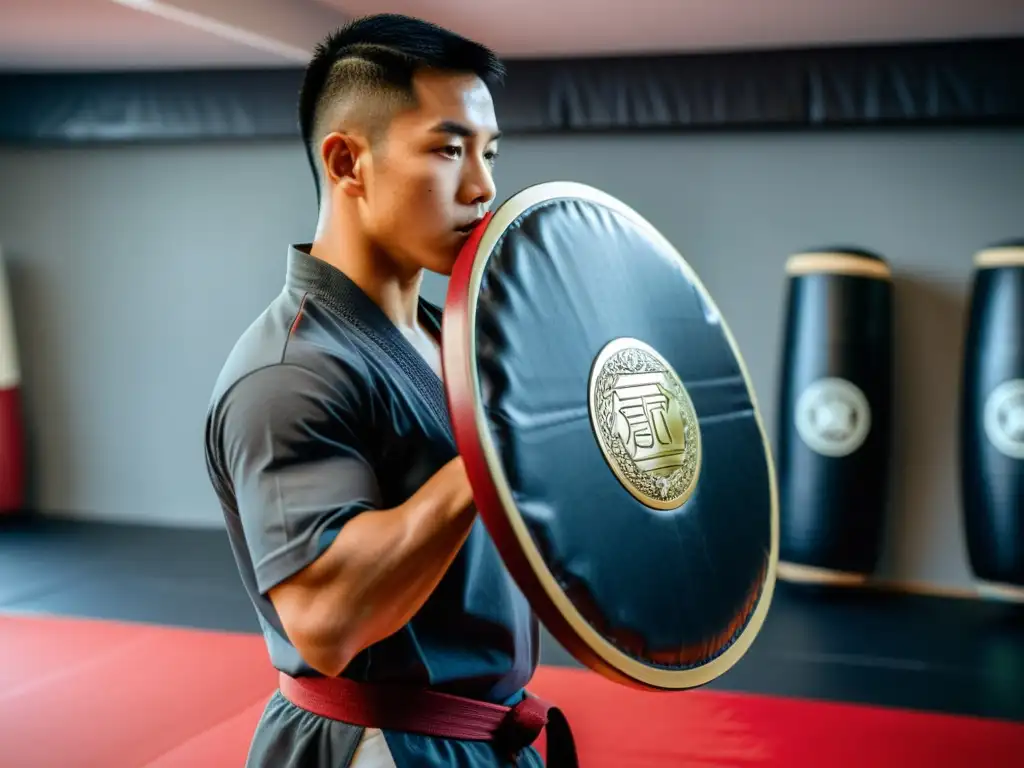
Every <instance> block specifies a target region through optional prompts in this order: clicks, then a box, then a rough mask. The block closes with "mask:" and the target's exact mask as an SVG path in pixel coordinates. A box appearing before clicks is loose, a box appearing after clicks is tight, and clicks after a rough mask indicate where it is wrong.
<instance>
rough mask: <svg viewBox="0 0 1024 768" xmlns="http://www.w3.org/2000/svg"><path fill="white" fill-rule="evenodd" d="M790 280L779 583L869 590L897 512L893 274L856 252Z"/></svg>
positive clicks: (812, 260) (809, 265) (800, 267)
mask: <svg viewBox="0 0 1024 768" xmlns="http://www.w3.org/2000/svg"><path fill="white" fill-rule="evenodd" d="M785 271H786V277H787V295H786V303H785V329H784V334H783V353H782V365H781V381H780V388H779V401H778V405H779V411H778V413H779V418H778V428H777V430H778V431H777V450H776V453H777V455H776V461H777V467H778V474H779V503H780V527H781V539H780V550H779V554H780V558H779V559H780V563H779V576H780V577H781V578H784V579H787V580H789V581H799V582H812V583H818V584H847V585H852V584H860V583H863V582H864V581H866V580H867V579H868V577H869V576H870V575H871V574H872V572H873V571H874V569H875V565H876V563H877V561H878V558H879V555H880V551H881V544H882V532H883V530H884V515H885V510H886V508H887V501H888V499H887V495H888V482H889V466H888V465H889V458H890V431H891V427H890V413H891V378H892V283H891V280H892V272H891V270H890V268H889V265H888V264H887V263H886V262H885V261H884V260H883V259H882V258H880V257H879V256H876V255H874V254H872V253H869V252H867V251H863V250H859V249H852V248H829V249H821V250H816V251H808V252H803V253H798V254H795V255H793V256H791V257H790V258H789V259H788V260H787V262H786V269H785Z"/></svg>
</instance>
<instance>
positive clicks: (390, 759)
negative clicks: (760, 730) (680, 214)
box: [206, 15, 541, 768]
mask: <svg viewBox="0 0 1024 768" xmlns="http://www.w3.org/2000/svg"><path fill="white" fill-rule="evenodd" d="M502 74H503V72H502V67H501V64H500V63H499V62H498V60H497V59H496V58H495V56H494V55H493V54H492V53H491V52H490V51H489V50H487V49H486V48H484V47H482V46H480V45H478V44H476V43H473V42H471V41H468V40H465V39H463V38H461V37H459V36H457V35H455V34H452V33H451V32H449V31H446V30H444V29H440V28H438V27H436V26H433V25H430V24H427V23H424V22H422V21H419V20H415V19H410V18H406V17H401V16H395V15H381V16H374V17H369V18H365V19H361V20H358V21H356V22H353V23H351V24H349V25H348V26H346V27H345V28H343V29H341V30H339V31H338V32H337V33H335V34H333V35H331V36H330V37H329V38H328V39H327V40H326V42H324V43H323V44H322V45H321V46H319V47H318V49H317V51H316V54H315V56H314V58H313V59H312V61H311V63H310V65H309V68H308V71H307V74H306V78H305V82H304V85H303V88H302V93H301V98H300V102H301V104H300V122H301V128H302V135H303V139H304V141H305V144H306V149H307V152H308V154H309V158H310V162H311V163H312V166H313V171H314V175H315V178H316V182H317V189H318V192H319V196H320V215H319V222H318V225H317V229H316V234H315V237H314V238H313V242H312V243H311V244H308V245H295V246H292V247H291V248H290V249H289V253H288V265H287V275H286V280H285V285H284V288H283V290H282V292H281V293H280V295H278V296H277V297H276V298H275V299H274V300H273V301H272V302H271V304H270V306H269V307H268V308H267V309H266V310H265V311H264V312H263V313H262V314H261V315H260V317H259V318H258V319H257V320H256V321H255V322H254V323H253V325H252V326H251V327H250V328H248V330H246V331H245V333H244V334H243V335H242V337H241V339H240V340H239V341H238V343H237V345H236V346H235V347H234V349H233V350H232V351H231V353H230V355H229V357H228V359H227V362H226V364H225V366H224V369H223V371H222V373H221V375H220V377H219V380H218V382H217V384H216V388H215V391H214V394H213V399H212V403H211V407H210V411H209V415H208V421H207V431H206V450H207V461H208V467H209V472H210V476H211V479H212V482H213V484H214V487H215V489H216V491H217V493H218V496H219V498H220V500H221V503H222V505H223V509H224V514H225V519H226V522H227V529H228V532H229V536H230V540H231V544H232V546H233V548H234V552H235V556H236V559H237V562H238V565H239V568H240V572H241V575H242V578H243V581H244V583H245V586H246V588H247V589H248V590H249V593H250V595H251V597H252V600H253V603H254V605H255V607H256V609H257V611H258V615H259V618H260V621H261V624H262V627H263V631H264V635H265V638H266V641H267V645H268V648H269V652H270V656H271V660H272V662H273V664H274V665H275V666H276V668H277V669H279V670H280V671H281V672H283V673H285V675H286V676H287V677H284V678H282V679H283V680H286V681H290V680H298V681H300V682H301V681H310V680H315V679H318V678H319V679H320V682H325V683H330V684H332V685H333V684H334V683H336V682H340V681H338V680H335V679H334V678H339V677H340V678H343V679H344V680H348V681H357V682H358V683H362V684H366V686H376V687H377V688H379V684H382V683H388V684H390V683H394V684H399V685H400V686H402V687H403V689H404V690H414V689H417V688H419V689H430V690H431V691H440V692H444V693H448V694H454V695H455V696H458V697H462V698H464V699H468V700H474V701H483V702H489V703H491V704H502V705H505V706H506V707H511V706H512V705H514V704H516V703H517V702H520V701H522V700H523V699H524V686H525V685H526V683H527V682H528V681H529V680H530V677H531V675H532V674H533V671H534V669H535V668H536V664H537V642H538V635H537V624H536V622H535V619H534V617H533V615H532V613H531V611H530V608H529V605H528V604H527V602H526V600H525V599H524V597H523V595H522V594H521V593H520V592H519V590H518V589H517V588H516V586H515V584H514V582H513V581H512V579H511V577H510V576H509V574H508V573H507V572H506V570H505V568H504V567H503V564H502V561H501V560H500V558H499V555H498V552H497V551H496V549H495V546H494V544H493V542H492V541H491V539H490V538H489V536H488V534H487V532H486V530H485V529H484V527H483V526H482V524H481V523H480V521H479V520H478V518H477V516H476V514H475V510H474V508H473V506H472V496H471V490H470V486H469V483H468V480H467V477H466V473H465V471H464V469H463V465H462V463H461V460H460V459H459V458H458V456H457V454H456V448H455V444H454V441H453V437H452V433H451V429H450V425H449V420H448V413H447V407H446V398H445V393H444V389H443V385H442V379H441V366H440V354H439V334H440V318H441V316H440V311H439V309H438V308H437V307H435V306H432V305H430V304H429V303H427V302H426V301H424V300H423V299H421V298H420V296H419V289H420V281H421V278H422V274H423V270H425V269H426V270H431V271H433V272H437V273H440V274H444V275H447V274H449V273H450V271H451V269H452V267H453V264H454V261H455V259H456V256H457V254H458V252H459V250H460V248H461V246H462V245H463V243H464V242H465V241H466V239H467V237H468V235H469V233H470V231H471V230H472V229H473V228H474V226H475V225H476V224H477V223H478V222H479V221H480V220H481V218H482V217H483V216H484V214H485V212H486V211H487V210H488V208H489V206H490V205H491V203H492V202H493V200H494V196H495V189H494V181H493V178H492V173H493V164H494V160H495V157H496V156H497V145H498V139H499V132H498V126H497V120H496V118H495V113H494V105H493V101H492V98H491V94H490V86H491V85H492V84H493V83H495V82H497V81H498V80H499V79H500V78H501V76H502ZM300 687H301V686H300ZM364 687H365V686H364ZM303 690H304V689H303ZM367 690H370V688H369V687H365V690H363V689H360V691H361V692H360V693H359V695H358V696H356V697H355V698H356V699H360V697H362V696H363V695H364V693H365V691H367ZM301 692H302V690H299V693H301ZM296 695H298V694H296ZM294 698H295V697H294V696H292V697H289V696H287V695H285V693H284V692H283V689H282V691H278V692H277V693H276V694H275V695H274V696H273V698H272V699H271V701H270V702H269V703H268V705H267V707H266V710H265V712H264V714H263V717H262V719H261V720H260V723H259V725H258V728H257V731H256V734H255V736H254V738H253V742H252V745H251V748H250V754H249V760H248V765H250V766H254V767H255V766H274V768H287V767H288V766H303V768H306V767H310V766H312V767H316V766H332V767H333V766H345V765H354V766H371V765H372V766H391V765H397V766H411V765H416V766H434V765H437V766H442V765H443V766H470V765H472V766H491V765H508V764H510V763H509V762H508V761H507V759H506V756H507V755H506V752H505V751H503V749H499V748H498V746H496V744H495V743H492V742H491V741H487V740H475V739H460V738H448V737H439V736H429V735H418V734H416V733H414V732H413V731H412V730H408V731H406V730H401V729H395V728H389V727H386V726H376V727H375V726H374V723H369V724H367V723H364V725H363V726H360V725H358V724H357V725H351V724H347V723H346V722H341V721H340V720H338V719H332V718H331V717H327V716H323V714H317V713H315V712H314V711H313V709H307V708H305V707H300V706H297V705H296V704H295V703H294V701H293V700H292V699H294ZM316 699H317V695H313V696H312V697H311V699H310V700H311V701H314V700H316ZM353 700H354V699H353ZM360 700H362V699H360ZM405 704H407V702H406V703H403V704H402V705H403V706H405ZM399 708H400V707H399ZM381 709H383V710H384V712H385V714H388V712H390V713H391V714H392V715H393V714H394V712H393V710H394V709H396V707H394V706H388V705H384V706H383V707H378V710H381ZM374 716H377V715H374ZM368 717H370V716H368ZM370 719H372V717H370ZM520 746H521V745H520ZM512 753H514V754H515V757H514V760H515V764H516V765H520V766H538V765H540V764H541V761H540V757H539V755H538V753H537V752H536V751H534V750H533V749H532V748H526V749H518V750H517V749H513V750H512Z"/></svg>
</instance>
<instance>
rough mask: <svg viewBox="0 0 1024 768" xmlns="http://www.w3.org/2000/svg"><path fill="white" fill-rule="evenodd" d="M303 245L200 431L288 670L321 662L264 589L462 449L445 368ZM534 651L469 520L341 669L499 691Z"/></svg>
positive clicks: (236, 352) (435, 319) (243, 342)
mask: <svg viewBox="0 0 1024 768" xmlns="http://www.w3.org/2000/svg"><path fill="white" fill-rule="evenodd" d="M307 251H308V247H305V246H293V247H292V248H291V249H290V250H289V256H288V271H287V278H286V282H285V286H284V289H283V290H282V292H281V293H280V295H278V296H277V297H276V298H275V299H274V300H273V302H272V303H271V304H270V306H269V307H268V308H267V309H266V310H265V311H264V312H263V313H262V314H261V315H260V317H259V318H258V319H257V320H256V321H255V322H254V323H253V324H252V325H251V326H250V327H249V328H248V329H247V330H246V331H245V332H244V334H243V335H242V337H241V338H240V339H239V341H238V343H237V344H236V345H235V347H234V349H233V350H232V351H231V353H230V354H229V356H228V359H227V361H226V363H225V365H224V368H223V370H222V372H221V374H220V377H219V379H218V381H217V383H216V386H215V390H214V393H213V397H212V401H211V405H210V409H209V414H208V419H207V427H206V453H207V463H208V469H209V473H210V477H211V480H212V482H213V485H214V488H215V490H216V492H217V495H218V498H219V499H220V502H221V505H222V507H223V511H224V518H225V521H226V524H227V531H228V535H229V537H230V541H231V545H232V547H233V550H234V554H235V558H236V560H237V563H238V567H239V570H240V573H241V576H242V580H243V582H244V584H245V587H246V589H247V590H248V592H249V595H250V597H251V598H252V601H253V604H254V606H255V607H256V611H257V613H258V615H259V619H260V622H261V624H262V627H263V634H264V637H265V638H266V642H267V646H268V649H269V652H270V658H271V661H272V663H273V664H274V666H275V667H276V668H277V669H279V670H282V671H284V672H286V673H288V674H291V675H293V676H301V675H316V674H318V673H316V672H315V671H314V670H312V669H311V668H310V667H309V666H308V665H307V664H306V663H305V662H304V661H303V660H302V658H301V657H300V656H299V654H298V652H297V651H296V650H295V648H294V647H293V646H292V645H291V643H289V641H288V639H287V637H286V636H285V633H284V631H283V630H282V627H281V624H280V621H279V619H278V616H277V614H276V612H275V610H274V607H273V605H272V604H271V603H270V601H269V600H268V599H267V597H266V594H267V591H268V590H269V589H270V588H271V587H273V586H274V585H276V584H278V583H280V582H281V581H283V580H284V579H287V578H288V577H289V576H291V575H293V574H295V573H297V572H298V571H300V570H301V569H302V568H304V567H305V566H307V565H309V564H310V563H311V562H312V561H313V560H314V559H316V558H317V557H318V556H319V555H320V554H321V553H322V552H324V550H325V549H326V548H327V547H328V546H329V544H330V543H331V542H332V541H333V539H334V537H335V536H336V535H337V534H338V531H339V530H340V529H341V527H342V526H343V525H345V523H346V522H347V521H349V520H351V519H352V518H353V517H355V516H356V515H359V514H363V513H367V512H370V511H372V510H374V509H377V508H388V507H392V506H395V505H398V504H400V503H402V502H403V501H405V500H406V499H408V498H409V497H410V496H411V495H412V494H413V493H415V491H416V490H417V489H418V488H420V487H421V486H422V485H423V483H424V482H425V481H426V480H427V479H428V478H430V476H431V475H433V474H434V473H435V472H436V471H437V470H439V469H440V468H441V467H442V466H443V465H444V464H445V463H446V462H448V461H449V460H450V459H452V458H454V457H455V456H456V455H457V452H456V447H455V443H454V439H453V436H452V431H451V426H450V422H449V418H448V411H447V402H446V398H445V393H444V389H443V385H442V382H441V381H440V379H438V377H437V376H436V374H435V373H434V372H433V371H432V370H431V369H430V367H429V366H428V365H427V364H426V362H425V361H424V360H422V358H420V356H419V355H418V354H417V353H416V352H415V350H414V349H413V348H412V347H411V345H410V344H409V343H408V341H406V339H405V338H404V337H403V336H402V335H401V333H399V332H398V330H397V329H396V328H395V327H394V325H393V324H392V323H391V322H390V321H389V320H388V318H387V317H386V316H385V315H384V313H383V312H382V311H381V310H380V308H379V307H377V305H376V304H374V303H373V302H372V301H371V300H370V299H369V298H368V297H367V296H366V295H365V294H364V293H363V292H362V291H361V290H360V289H359V288H358V286H356V285H355V284H354V283H353V282H352V281H351V280H349V279H348V278H347V277H346V276H345V275H344V274H342V273H341V272H340V271H338V270H337V269H334V268H333V267H331V266H329V265H328V264H326V263H325V262H323V261H321V260H319V259H316V258H314V257H312V256H310V255H309V254H308V252H307ZM421 318H422V319H423V321H424V322H425V323H427V324H428V326H429V327H431V328H433V329H434V331H435V332H436V333H438V334H439V333H440V321H441V313H440V310H439V309H438V308H437V307H435V306H432V305H430V304H429V303H427V302H426V301H421ZM537 653H538V634H537V623H536V620H535V618H534V616H533V614H532V612H531V610H530V607H529V605H528V603H527V602H526V599H525V598H524V597H523V595H522V594H521V592H520V591H519V589H518V588H517V586H516V585H515V583H514V581H513V580H512V578H511V577H510V575H509V574H508V572H507V571H506V569H505V567H504V564H503V563H502V561H501V559H500V557H499V555H498V552H497V550H496V548H495V546H494V543H493V541H492V540H491V538H490V536H489V535H488V533H487V531H486V529H485V528H484V526H483V525H482V523H481V522H480V521H479V520H477V522H476V524H475V525H474V527H473V529H472V531H471V533H470V535H469V537H468V539H467V540H466V542H465V544H464V545H463V547H462V549H461V551H460V552H459V554H458V556H457V557H456V559H455V561H454V562H453V563H452V565H451V567H450V568H449V570H448V572H447V573H446V575H445V577H444V578H443V580H442V581H441V583H440V584H439V585H438V587H437V589H436V590H435V592H434V593H433V595H432V596H431V597H430V598H429V599H428V601H427V602H426V604H425V605H424V606H423V608H422V609H421V610H420V611H419V612H418V613H417V614H416V615H415V616H414V617H413V618H412V620H410V621H409V623H408V624H407V625H406V626H405V627H403V628H402V629H401V630H400V631H399V632H397V633H395V634H394V635H392V636H391V637H388V638H386V639H385V640H383V641H381V642H379V643H377V644H376V645H374V646H372V647H370V648H368V649H367V650H365V651H364V652H363V653H361V654H360V655H359V656H358V657H357V658H356V659H355V660H354V662H353V663H352V664H351V665H350V667H349V668H348V669H347V670H346V671H345V672H344V675H345V676H347V677H352V678H355V679H358V680H364V681H373V682H384V681H393V682H401V683H406V684H419V685H424V686H429V687H431V688H433V689H435V690H441V691H446V692H449V693H453V694H456V695H461V696H468V697H472V698H478V699H483V700H487V701H493V702H509V701H514V700H516V699H517V698H518V697H519V696H520V695H521V692H522V689H523V688H524V686H525V685H526V683H527V682H528V681H529V679H530V678H531V676H532V674H533V672H534V670H535V668H536V666H537V661H538V658H537ZM390 742H391V740H390V739H389V744H390ZM392 748H393V749H394V745H392Z"/></svg>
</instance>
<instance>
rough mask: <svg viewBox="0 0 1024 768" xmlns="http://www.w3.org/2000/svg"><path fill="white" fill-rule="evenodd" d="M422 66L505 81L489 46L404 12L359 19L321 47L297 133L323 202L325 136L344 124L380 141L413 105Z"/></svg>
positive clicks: (307, 78)
mask: <svg viewBox="0 0 1024 768" xmlns="http://www.w3.org/2000/svg"><path fill="white" fill-rule="evenodd" d="M423 68H430V69H437V70H443V71H449V72H461V73H467V74H474V75H477V76H478V77H480V79H481V80H483V81H484V82H485V83H486V84H487V85H489V86H491V85H494V84H497V83H499V82H501V80H502V78H503V77H504V75H505V70H504V67H503V66H502V64H501V62H500V61H499V60H498V57H497V56H496V55H495V54H494V52H493V51H491V50H490V49H488V48H486V47H485V46H483V45H480V44H479V43H475V42H473V41H471V40H467V39H466V38H464V37H461V36H459V35H457V34H455V33H454V32H451V31H449V30H447V29H444V28H443V27H439V26H437V25H436V24H431V23H429V22H426V21H422V20H421V19H416V18H411V17H409V16H403V15H400V14H378V15H374V16H366V17H363V18H360V19H356V20H354V21H352V22H350V23H348V24H346V25H345V26H344V27H342V28H340V29H338V30H337V31H335V32H333V33H332V34H331V35H329V36H328V37H327V38H326V39H325V40H324V41H323V42H322V43H320V44H319V45H318V46H317V48H316V50H315V52H314V54H313V58H312V60H311V61H310V63H309V66H308V67H307V68H306V74H305V78H304V79H303V83H302V90H301V93H300V96H299V128H300V131H301V134H302V141H303V143H304V144H305V147H306V155H307V156H308V158H309V162H310V165H311V167H312V169H313V177H314V179H315V181H316V185H317V195H318V196H319V194H320V175H321V169H320V167H319V165H320V164H319V145H320V142H321V141H322V138H323V136H324V135H326V133H327V132H328V131H329V130H330V129H331V128H332V127H333V126H334V125H337V124H338V122H339V118H340V124H341V127H342V128H349V129H352V128H357V129H359V130H360V131H362V132H364V133H365V134H366V135H367V136H368V137H369V138H370V140H371V142H373V141H375V140H378V139H379V138H380V137H381V136H382V135H383V133H384V132H385V131H386V130H387V127H388V125H389V123H390V120H391V117H392V116H393V115H394V113H395V111H396V110H397V109H398V108H402V107H408V106H413V105H414V95H413V87H412V81H413V76H414V75H415V74H416V72H417V71H418V70H420V69H423Z"/></svg>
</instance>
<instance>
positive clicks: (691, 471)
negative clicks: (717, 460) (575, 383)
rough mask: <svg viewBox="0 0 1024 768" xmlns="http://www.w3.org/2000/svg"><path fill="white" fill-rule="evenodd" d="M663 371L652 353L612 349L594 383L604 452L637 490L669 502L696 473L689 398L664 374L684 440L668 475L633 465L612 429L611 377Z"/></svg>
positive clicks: (612, 384)
mask: <svg viewBox="0 0 1024 768" xmlns="http://www.w3.org/2000/svg"><path fill="white" fill-rule="evenodd" d="M665 372H666V370H665V366H664V365H662V363H661V362H660V361H659V360H658V359H657V358H656V357H654V356H653V355H651V354H648V353H647V352H645V351H643V350H640V349H635V348H634V349H624V350H620V351H619V352H616V353H615V354H614V355H612V356H611V357H610V358H609V359H608V360H607V361H606V362H605V364H604V365H603V366H602V367H601V372H600V374H598V378H597V383H596V385H595V401H596V411H597V424H598V429H599V430H600V432H601V439H602V440H603V441H604V444H605V446H606V448H607V450H608V452H609V453H610V454H611V455H612V456H614V458H615V462H616V464H618V465H619V469H620V470H621V472H622V474H623V475H624V476H625V477H626V478H627V479H628V480H629V482H630V483H632V484H633V486H634V487H635V488H636V489H637V490H639V491H640V492H642V493H645V494H647V496H649V497H651V498H653V499H658V500H659V501H671V500H672V499H675V498H678V497H679V496H682V495H683V494H684V493H686V491H687V489H688V488H689V487H690V484H691V483H692V482H693V478H694V475H695V474H696V472H697V436H696V435H695V434H694V433H695V430H696V429H697V425H696V424H695V422H694V417H693V411H692V410H691V406H690V400H689V397H688V396H687V395H686V392H685V391H684V390H683V388H682V387H681V386H680V384H679V382H678V381H676V379H675V378H674V377H673V376H666V377H665V382H666V386H667V388H668V389H669V390H670V391H671V392H672V394H673V395H674V396H675V398H676V400H677V402H678V403H679V405H680V407H681V410H682V415H683V425H684V429H685V443H684V448H683V465H682V466H681V467H679V468H678V469H677V470H675V471H674V472H673V473H672V474H671V475H669V476H668V477H656V476H653V475H649V474H647V473H646V472H644V471H643V470H641V469H640V467H638V466H637V465H636V463H635V462H634V461H633V459H632V457H631V456H630V455H629V453H628V452H627V451H626V446H625V445H623V443H622V439H621V438H620V437H619V435H618V433H617V432H616V431H615V414H614V413H613V412H612V390H613V389H614V388H615V387H614V384H615V380H616V379H617V378H618V377H619V376H620V375H622V374H627V373H665Z"/></svg>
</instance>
